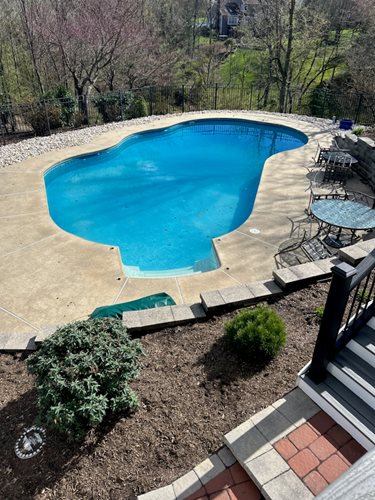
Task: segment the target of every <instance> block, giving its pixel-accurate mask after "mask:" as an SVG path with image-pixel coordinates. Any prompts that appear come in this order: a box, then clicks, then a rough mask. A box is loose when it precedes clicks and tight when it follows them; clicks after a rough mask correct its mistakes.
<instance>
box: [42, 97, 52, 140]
mask: <svg viewBox="0 0 375 500" xmlns="http://www.w3.org/2000/svg"><path fill="white" fill-rule="evenodd" d="M42 103H43V108H44V114H45V115H46V122H47V128H48V135H51V127H50V123H49V118H48V112H47V106H46V101H44V100H43V101H42Z"/></svg>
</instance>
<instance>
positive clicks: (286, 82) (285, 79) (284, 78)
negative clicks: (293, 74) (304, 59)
mask: <svg viewBox="0 0 375 500" xmlns="http://www.w3.org/2000/svg"><path fill="white" fill-rule="evenodd" d="M295 8H296V0H290V4H289V16H288V41H287V48H286V51H285V60H284V64H283V65H282V71H281V85H280V94H279V112H280V113H285V111H286V96H287V90H288V87H289V86H290V61H291V56H292V50H293V28H294V26H293V24H294V12H295Z"/></svg>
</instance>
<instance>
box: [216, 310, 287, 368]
mask: <svg viewBox="0 0 375 500" xmlns="http://www.w3.org/2000/svg"><path fill="white" fill-rule="evenodd" d="M225 338H226V340H227V342H228V343H229V344H230V345H231V346H232V347H233V348H234V349H235V350H236V351H237V352H238V353H239V354H240V355H241V356H242V357H244V358H245V359H248V360H261V361H267V360H270V359H272V358H274V357H275V356H276V355H277V354H278V353H279V351H280V349H281V348H282V347H283V346H284V345H285V342H286V333H285V325H284V322H283V321H282V319H281V318H280V317H279V316H278V315H277V313H276V312H275V311H273V310H272V309H271V308H270V307H268V306H257V307H255V308H253V309H245V310H243V311H241V312H239V313H238V314H237V315H236V316H235V317H234V318H233V319H231V320H229V321H227V322H226V324H225Z"/></svg>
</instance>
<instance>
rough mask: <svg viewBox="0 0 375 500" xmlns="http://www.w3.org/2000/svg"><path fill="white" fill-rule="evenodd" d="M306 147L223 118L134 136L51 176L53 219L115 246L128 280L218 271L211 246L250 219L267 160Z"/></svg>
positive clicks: (273, 131)
mask: <svg viewBox="0 0 375 500" xmlns="http://www.w3.org/2000/svg"><path fill="white" fill-rule="evenodd" d="M306 142H307V138H306V136H305V135H304V134H302V133H301V132H298V131H296V130H294V129H291V128H288V127H284V126H278V125H270V124H263V123H258V122H253V121H248V120H239V119H222V118H220V119H219V118H218V119H202V120H196V121H190V122H184V123H181V124H179V125H174V126H172V127H168V128H164V129H159V130H153V131H146V132H142V133H137V134H134V135H132V136H129V137H128V138H126V139H125V140H123V141H122V142H121V143H120V144H118V145H117V146H115V147H113V148H110V149H107V150H104V151H101V152H99V153H94V154H89V155H83V156H80V157H75V158H72V159H69V160H66V161H64V162H62V163H59V164H57V165H55V166H54V167H53V168H51V169H49V170H48V171H47V172H46V174H45V186H46V192H47V200H48V207H49V212H50V215H51V217H52V219H53V220H54V221H55V223H56V224H57V225H59V226H60V227H61V228H62V229H64V230H66V231H68V232H70V233H73V234H75V235H77V236H80V237H82V238H85V239H87V240H90V241H94V242H97V243H104V244H108V245H112V246H118V247H119V249H120V252H121V257H122V261H123V263H124V266H125V270H126V274H127V275H128V276H139V277H142V276H173V275H181V274H191V273H194V272H204V271H208V270H212V269H216V268H217V267H218V266H219V262H218V259H217V257H216V254H215V250H214V248H213V245H212V239H213V238H215V237H218V236H220V235H223V234H226V233H228V232H230V231H232V230H234V229H235V228H237V227H238V226H240V225H241V224H242V223H243V222H244V221H245V220H246V219H247V218H248V217H249V215H250V214H251V211H252V208H253V205H254V201H255V197H256V193H257V189H258V185H259V181H260V178H261V174H262V170H263V166H264V162H265V160H266V159H267V158H268V157H269V156H271V155H273V154H276V153H278V152H281V151H285V150H288V149H294V148H297V147H299V146H302V145H303V144H305V143H306Z"/></svg>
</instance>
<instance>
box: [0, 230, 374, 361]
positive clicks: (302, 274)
mask: <svg viewBox="0 0 375 500" xmlns="http://www.w3.org/2000/svg"><path fill="white" fill-rule="evenodd" d="M374 248H375V240H368V241H360V242H359V243H356V244H355V245H352V246H350V247H346V248H343V249H341V250H340V251H339V258H337V257H334V258H329V259H323V260H318V261H314V262H307V263H306V264H299V265H297V266H291V267H286V268H282V269H278V270H276V271H274V272H273V280H267V281H259V282H256V283H249V284H245V285H238V286H235V287H229V288H222V289H220V290H212V291H209V292H202V293H201V294H200V297H201V303H197V304H191V305H176V306H167V307H160V308H157V309H144V310H141V311H131V312H126V313H124V314H123V323H124V326H125V327H126V328H127V330H128V331H129V332H130V333H139V332H147V331H152V330H157V329H161V328H166V327H172V326H177V325H183V324H186V323H192V322H196V321H202V320H204V319H206V317H207V316H209V315H212V314H215V313H218V312H223V311H225V310H226V309H230V308H232V309H233V308H236V307H245V306H249V305H252V304H255V303H257V302H259V301H262V300H270V299H272V298H275V297H277V296H279V295H281V294H282V293H283V292H284V291H289V290H291V289H293V288H297V287H301V286H303V285H306V284H309V283H312V282H314V281H317V280H319V279H326V278H329V277H330V276H331V274H332V273H331V269H332V267H333V266H334V265H337V264H339V263H340V262H347V263H348V264H351V265H357V264H358V263H359V262H360V261H361V260H362V259H363V258H364V257H366V255H368V253H369V252H371V250H373V249H374ZM56 329H57V326H56V325H52V326H48V327H46V328H43V329H42V330H38V331H34V332H29V333H18V334H13V333H0V351H6V352H12V351H25V350H26V351H27V350H29V351H33V350H35V349H36V347H37V344H38V343H41V342H43V340H44V339H45V338H47V337H48V336H49V335H51V334H52V333H53V332H54V331H56Z"/></svg>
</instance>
